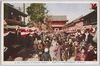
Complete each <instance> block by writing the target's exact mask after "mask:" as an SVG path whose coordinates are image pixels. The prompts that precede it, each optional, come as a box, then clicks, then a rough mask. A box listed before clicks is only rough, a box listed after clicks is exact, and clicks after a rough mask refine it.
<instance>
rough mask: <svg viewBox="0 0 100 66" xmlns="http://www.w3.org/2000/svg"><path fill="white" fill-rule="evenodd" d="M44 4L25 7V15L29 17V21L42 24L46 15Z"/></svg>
mask: <svg viewBox="0 0 100 66" xmlns="http://www.w3.org/2000/svg"><path fill="white" fill-rule="evenodd" d="M45 5H46V4H44V3H32V4H30V6H29V7H27V13H28V15H29V16H30V19H31V21H33V22H35V23H37V24H38V22H42V23H43V22H44V18H45V16H44V15H45V14H47V13H48V10H47V8H46V7H45Z"/></svg>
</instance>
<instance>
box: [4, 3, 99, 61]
mask: <svg viewBox="0 0 100 66" xmlns="http://www.w3.org/2000/svg"><path fill="white" fill-rule="evenodd" d="M20 4H23V12H22V11H20V10H21V9H20V8H19V10H18V9H16V8H15V7H14V5H15V6H19V5H18V3H16V4H13V3H12V4H10V3H4V20H3V24H4V28H3V30H4V31H3V33H4V34H3V40H4V42H3V43H4V44H3V55H4V56H3V60H4V61H97V60H98V58H97V54H98V50H97V48H98V41H97V40H98V38H97V37H98V28H97V27H98V26H97V24H98V23H97V22H98V21H97V4H96V3H93V4H90V3H88V4H87V3H86V4H73V3H72V4H63V3H59V4H57V6H59V8H58V7H56V9H58V10H55V11H57V12H58V13H57V15H55V14H54V13H56V12H54V9H53V10H52V9H51V10H49V8H50V7H51V4H50V3H45V4H44V3H38V4H36V3H30V4H27V3H20ZM25 4H26V8H25ZM53 5H55V3H54V4H52V6H53ZM65 5H66V7H65ZM81 5H82V6H84V8H82V7H81V8H82V9H83V11H82V12H81V11H80V10H81V8H80V7H79V6H81ZM89 5H92V7H91V9H90V8H89ZM46 6H47V8H48V10H49V11H51V12H52V11H53V12H54V13H53V15H48V14H47V13H48V12H49V11H48V10H46ZM73 6H75V7H76V8H77V9H76V10H75V9H74V10H75V11H74V10H72V9H73ZM63 7H64V9H65V8H66V10H65V12H63V10H64V9H63ZM52 8H53V7H52ZM67 8H68V9H67ZM85 8H86V9H87V10H86V9H85ZM35 9H36V10H35ZM43 9H44V11H43ZM59 9H60V10H61V12H62V14H63V15H62V14H59V12H60V11H59ZM70 9H71V10H70ZM78 9H79V10H78ZM7 10H8V11H7ZM25 10H26V11H27V14H26V12H25ZM38 10H39V11H38ZM67 10H70V11H68V12H67ZM46 11H47V12H46ZM78 11H79V12H80V13H81V14H80V13H79V12H78ZM85 11H87V12H88V13H85ZM44 12H45V13H44ZM71 12H72V13H71ZM74 12H75V13H74ZM83 12H84V13H85V14H84V13H83ZM16 13H17V14H16ZM65 13H66V14H67V15H66V14H65ZM73 13H74V14H76V15H75V16H74V15H72V14H73ZM78 13H79V15H78ZM82 14H83V15H82ZM77 15H78V17H77ZM80 15H82V16H80ZM26 17H27V18H26ZM69 17H70V18H69ZM71 17H72V18H71ZM74 17H75V18H74ZM25 19H27V20H28V21H25ZM70 19H72V21H69V20H70ZM21 20H23V21H21ZM26 23H27V24H26Z"/></svg>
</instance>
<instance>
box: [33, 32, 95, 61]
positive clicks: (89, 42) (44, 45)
mask: <svg viewBox="0 0 100 66" xmlns="http://www.w3.org/2000/svg"><path fill="white" fill-rule="evenodd" d="M33 37H34V44H33V47H34V53H35V54H37V55H38V58H39V60H40V61H67V60H68V59H70V58H71V57H75V59H74V60H75V61H97V43H96V42H94V41H93V38H94V36H93V35H92V34H91V33H88V34H85V33H84V34H82V35H81V36H75V33H69V34H68V33H66V32H61V33H58V34H56V33H49V32H48V33H41V34H35V35H34V36H33Z"/></svg>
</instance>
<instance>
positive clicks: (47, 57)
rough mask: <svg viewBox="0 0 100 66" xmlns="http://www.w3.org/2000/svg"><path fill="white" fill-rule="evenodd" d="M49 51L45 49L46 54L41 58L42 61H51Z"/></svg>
mask: <svg viewBox="0 0 100 66" xmlns="http://www.w3.org/2000/svg"><path fill="white" fill-rule="evenodd" d="M48 51H49V50H48V48H45V49H44V53H43V54H42V56H41V61H51V56H50V54H49V52H48Z"/></svg>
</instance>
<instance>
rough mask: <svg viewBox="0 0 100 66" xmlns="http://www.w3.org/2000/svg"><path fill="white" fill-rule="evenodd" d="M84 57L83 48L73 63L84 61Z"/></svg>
mask: <svg viewBox="0 0 100 66" xmlns="http://www.w3.org/2000/svg"><path fill="white" fill-rule="evenodd" d="M85 59H86V55H85V48H84V47H82V48H81V51H80V53H78V54H77V55H76V58H75V61H85Z"/></svg>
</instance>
